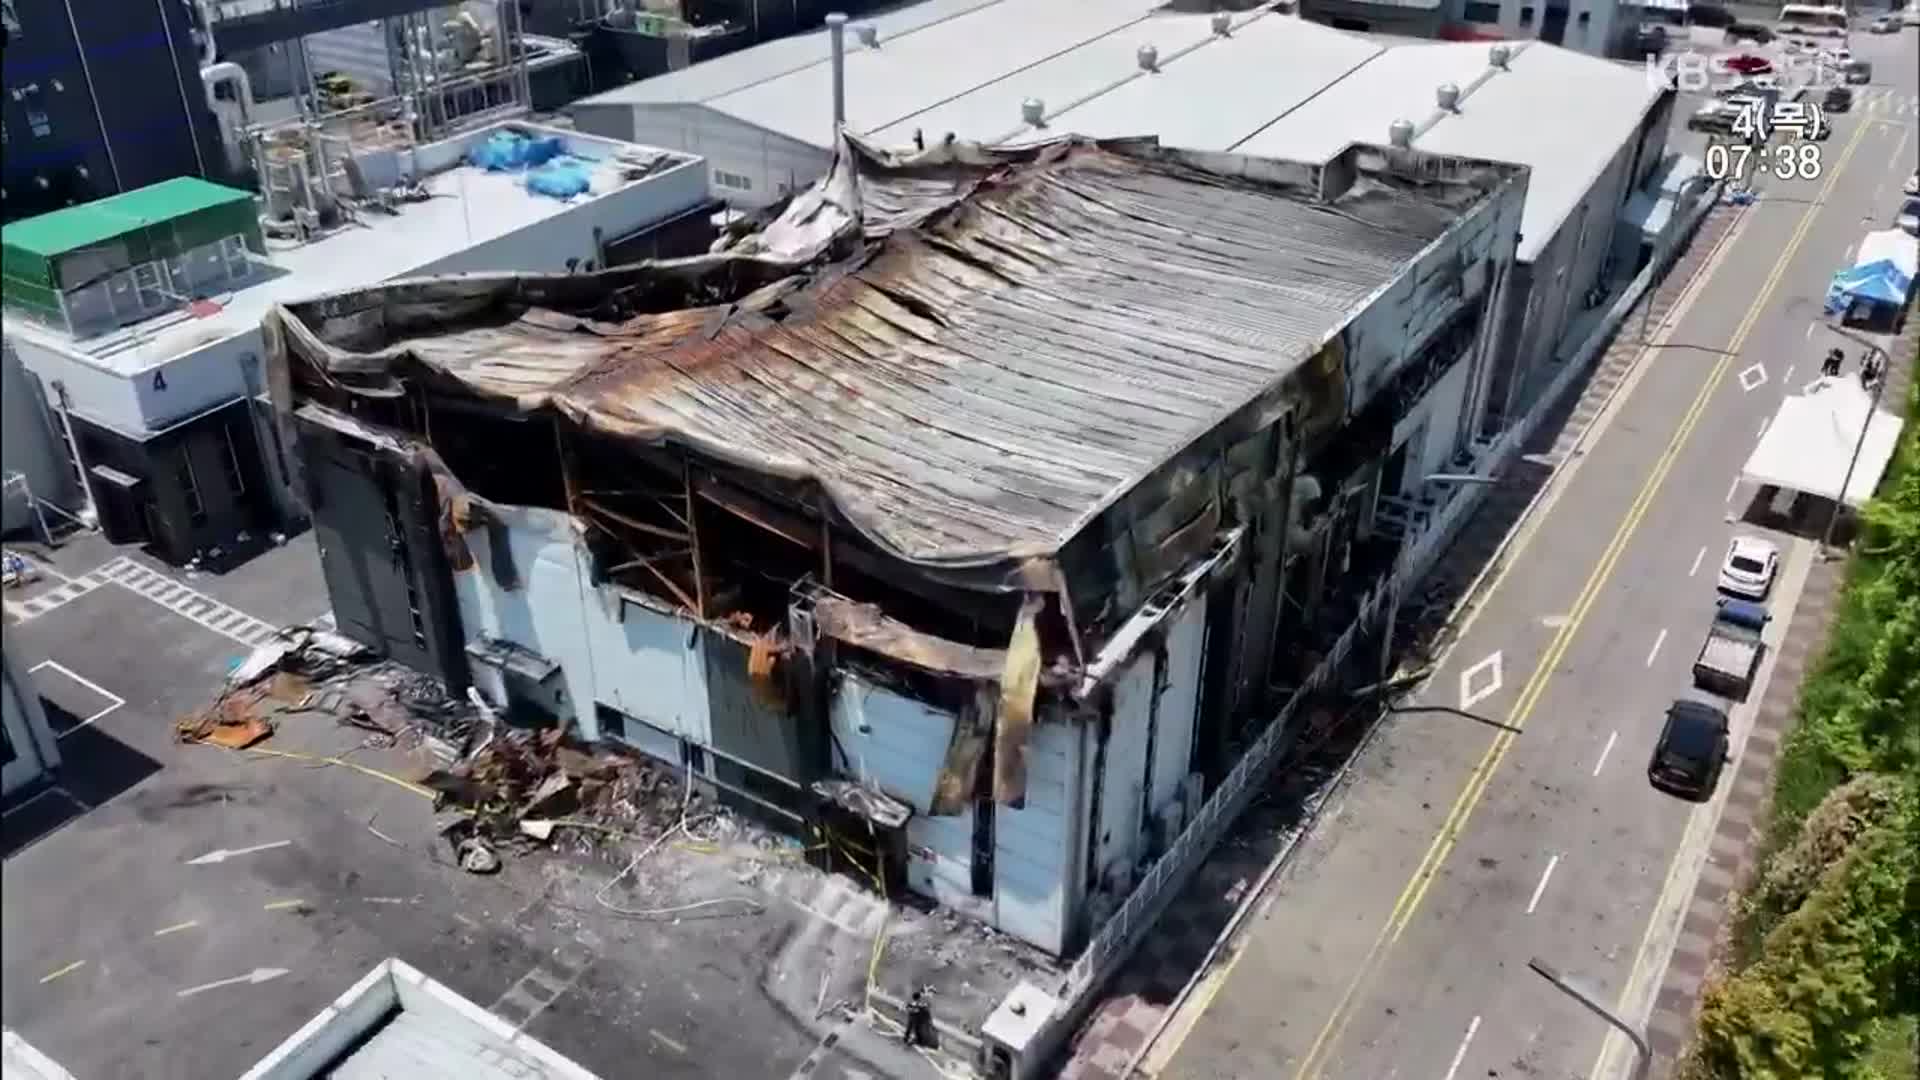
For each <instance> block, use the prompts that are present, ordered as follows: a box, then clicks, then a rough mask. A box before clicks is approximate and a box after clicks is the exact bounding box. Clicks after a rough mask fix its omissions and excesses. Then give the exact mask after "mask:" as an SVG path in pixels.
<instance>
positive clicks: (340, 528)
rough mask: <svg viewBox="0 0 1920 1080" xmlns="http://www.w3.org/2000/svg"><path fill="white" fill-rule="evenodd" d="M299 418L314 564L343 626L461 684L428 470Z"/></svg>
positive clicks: (447, 570) (456, 626)
mask: <svg viewBox="0 0 1920 1080" xmlns="http://www.w3.org/2000/svg"><path fill="white" fill-rule="evenodd" d="M296 423H297V424H298V425H299V431H300V448H301V452H302V456H303V457H304V458H305V462H306V473H307V498H308V505H309V506H310V507H311V508H312V512H313V527H314V536H315V539H316V540H317V541H318V542H319V546H320V568H321V572H322V574H323V575H324V577H325V579H326V582H327V595H328V598H329V600H330V601H331V602H332V604H333V611H334V619H335V622H336V623H337V624H338V626H339V628H340V630H341V632H342V633H344V634H346V635H348V636H349V637H351V638H353V639H354V640H356V641H359V642H360V643H362V644H364V645H366V646H367V647H368V648H370V649H373V650H374V651H375V652H377V653H379V654H380V655H382V656H387V657H390V658H392V659H394V660H397V661H399V662H400V663H403V664H406V665H407V666H408V667H411V668H414V669H415V670H418V671H423V672H426V673H428V674H432V675H435V676H438V677H439V678H441V679H442V680H444V681H446V682H447V684H448V685H449V686H452V687H464V686H465V685H466V683H467V665H466V658H465V653H464V652H462V651H461V635H460V616H459V607H458V604H457V601H456V600H455V597H454V594H453V575H452V569H451V567H450V566H449V565H448V563H447V560H446V554H445V551H444V549H443V548H442V547H441V545H440V537H439V530H438V525H437V517H438V507H437V504H436V500H435V499H434V497H433V495H432V491H431V488H430V481H429V480H428V478H427V476H426V474H425V471H424V470H422V469H418V468H415V467H414V466H413V465H412V464H411V463H408V462H405V461H402V460H399V459H396V458H395V457H393V456H391V455H387V454H383V453H381V452H379V451H377V450H376V449H375V448H373V447H371V446H368V445H366V444H364V443H357V442H354V441H352V440H349V439H347V438H345V437H343V436H341V435H339V434H338V433H336V432H333V431H332V430H330V429H327V428H324V427H320V426H319V425H315V424H312V423H310V422H308V421H306V420H305V419H300V420H297V421H296Z"/></svg>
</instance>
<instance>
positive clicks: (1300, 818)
mask: <svg viewBox="0 0 1920 1080" xmlns="http://www.w3.org/2000/svg"><path fill="white" fill-rule="evenodd" d="M1739 213H1740V212H1739V211H1738V210H1737V209H1735V208H1733V207H1729V206H1719V207H1716V208H1715V209H1714V210H1713V211H1711V212H1710V213H1709V214H1708V216H1707V218H1706V220H1705V221H1703V222H1701V224H1700V227H1699V232H1698V233H1696V235H1695V236H1694V238H1693V241H1692V242H1691V243H1690V244H1689V246H1688V248H1687V250H1686V251H1684V252H1682V253H1681V255H1680V257H1679V259H1678V261H1677V262H1676V263H1675V264H1674V266H1673V268H1672V270H1671V271H1670V272H1669V273H1668V276H1667V279H1666V281H1665V283H1664V284H1663V285H1662V286H1661V287H1660V288H1659V289H1658V290H1657V291H1656V292H1655V294H1654V295H1653V296H1652V298H1651V302H1652V304H1653V305H1654V306H1653V311H1652V325H1653V326H1655V327H1657V326H1659V325H1660V324H1661V323H1662V322H1664V321H1665V319H1666V318H1667V316H1668V315H1669V313H1670V312H1671V310H1672V308H1673V305H1674V304H1675V303H1677V302H1678V300H1679V298H1680V297H1681V296H1682V295H1683V294H1684V293H1685V292H1686V291H1687V286H1688V285H1689V284H1690V283H1691V282H1692V281H1693V279H1694V277H1695V276H1696V275H1697V274H1698V273H1699V271H1700V268H1701V267H1702V266H1703V265H1704V264H1705V263H1706V261H1707V260H1708V259H1709V258H1710V257H1711V256H1712V254H1713V253H1714V251H1715V250H1717V249H1718V247H1719V246H1720V241H1721V239H1722V238H1723V237H1724V236H1726V234H1727V232H1728V231H1729V230H1730V229H1731V228H1732V227H1733V226H1734V224H1735V223H1736V222H1737V221H1738V220H1739ZM1647 302H1648V301H1647V300H1642V301H1641V305H1640V306H1637V307H1636V308H1635V309H1634V310H1633V311H1631V312H1629V313H1628V315H1627V317H1626V319H1625V320H1623V322H1622V325H1621V328H1620V330H1619V331H1618V333H1617V334H1616V337H1615V340H1614V341H1613V342H1611V343H1610V344H1609V345H1608V347H1607V350H1606V352H1605V353H1604V354H1603V355H1602V356H1601V358H1600V359H1599V360H1598V361H1597V362H1596V364H1595V367H1594V371H1593V373H1592V375H1591V376H1590V377H1589V379H1588V381H1587V383H1586V385H1585V386H1584V387H1583V388H1582V391H1581V393H1580V394H1579V395H1578V396H1577V397H1570V399H1569V400H1568V401H1567V402H1565V403H1563V404H1562V405H1561V406H1560V407H1559V408H1557V409H1556V410H1555V411H1554V412H1553V413H1552V414H1550V415H1548V416H1547V417H1546V418H1544V419H1543V421H1542V422H1541V424H1540V427H1539V428H1538V429H1537V430H1536V432H1535V434H1534V436H1533V438H1532V439H1531V440H1530V441H1529V443H1528V445H1527V446H1526V447H1525V450H1524V453H1523V455H1522V456H1521V457H1520V458H1516V459H1515V462H1514V464H1513V465H1512V466H1511V467H1510V468H1509V469H1508V472H1507V475H1506V477H1505V478H1504V479H1503V481H1502V482H1501V484H1500V485H1499V487H1498V488H1496V489H1495V490H1494V491H1492V492H1490V493H1489V495H1488V498H1487V499H1486V500H1485V501H1484V502H1483V503H1482V504H1481V507H1480V509H1479V510H1478V511H1477V512H1476V513H1475V515H1474V517H1473V518H1471V519H1470V520H1469V521H1468V522H1467V524H1466V526H1465V528H1464V529H1463V530H1462V532H1461V535H1460V538H1459V539H1458V540H1456V541H1455V543H1454V546H1453V548H1452V549H1451V550H1450V551H1449V552H1448V553H1447V554H1446V555H1445V556H1444V557H1443V558H1442V560H1441V562H1440V564H1439V565H1438V566H1436V567H1435V568H1434V571H1433V573H1432V574H1431V575H1430V577H1429V579H1428V581H1427V582H1426V583H1425V584H1423V585H1422V587H1421V588H1420V589H1419V590H1417V591H1416V592H1414V593H1413V594H1411V595H1409V596H1408V597H1407V599H1406V600H1405V601H1404V603H1403V607H1402V611H1401V618H1400V621H1399V627H1400V629H1401V631H1402V634H1401V641H1400V642H1398V648H1399V650H1400V651H1401V652H1402V653H1403V654H1405V655H1408V656H1409V657H1410V658H1409V660H1408V662H1407V663H1408V666H1411V667H1418V666H1421V664H1422V662H1423V661H1422V659H1421V658H1422V657H1430V656H1432V655H1435V654H1437V653H1438V651H1439V649H1440V648H1442V647H1443V646H1444V632H1445V629H1446V624H1445V620H1446V618H1447V615H1448V614H1449V613H1450V612H1452V611H1453V610H1454V608H1455V607H1456V601H1457V600H1458V598H1459V597H1460V596H1461V595H1462V594H1463V593H1464V592H1465V590H1467V589H1468V588H1470V587H1471V586H1472V584H1473V583H1474V582H1475V581H1476V580H1490V579H1491V578H1490V575H1489V576H1488V577H1486V578H1482V577H1481V571H1482V570H1483V569H1484V568H1487V567H1488V563H1489V560H1490V559H1492V558H1493V556H1494V554H1495V553H1496V552H1497V551H1498V550H1499V547H1500V543H1501V541H1502V539H1503V538H1504V537H1505V536H1506V535H1507V534H1508V532H1510V531H1511V530H1512V529H1513V528H1514V527H1515V525H1516V524H1517V523H1518V522H1519V520H1520V518H1521V515H1522V514H1523V513H1524V512H1525V511H1526V509H1527V507H1528V506H1529V505H1530V504H1531V503H1532V501H1533V496H1534V494H1535V493H1536V492H1538V491H1539V490H1540V488H1541V487H1542V486H1544V485H1545V484H1546V482H1547V481H1548V480H1549V479H1550V478H1551V477H1552V475H1553V472H1554V466H1555V465H1557V464H1558V463H1559V461H1560V460H1561V459H1562V458H1564V457H1565V456H1566V455H1567V454H1568V453H1570V452H1571V451H1572V447H1573V445H1574V444H1575V442H1577V440H1578V439H1579V437H1580V435H1581V433H1582V432H1584V431H1585V430H1586V427H1587V426H1588V424H1589V423H1590V422H1591V421H1592V419H1593V418H1594V417H1595V416H1597V415H1599V413H1600V411H1601V410H1602V409H1603V408H1604V407H1605V406H1606V403H1607V401H1608V400H1610V399H1611V397H1612V396H1613V393H1614V391H1615V390H1616V389H1618V387H1619V386H1620V384H1621V382H1622V380H1624V379H1625V378H1626V377H1627V374H1628V372H1629V371H1630V369H1631V368H1632V366H1633V363H1634V360H1635V358H1636V357H1638V356H1639V355H1640V352H1641V343H1640V319H1641V317H1642V316H1641V310H1642V308H1643V307H1644V306H1645V304H1646V303H1647ZM1594 315H1595V317H1597V316H1598V312H1595V313H1594ZM1551 376H1552V372H1551V371H1550V372H1548V373H1546V374H1544V375H1542V376H1541V377H1540V379H1539V380H1538V381H1539V384H1540V385H1542V386H1545V385H1546V384H1547V383H1548V381H1549V380H1550V379H1551ZM1370 731H1371V725H1366V724H1347V725H1342V726H1339V727H1336V728H1334V729H1333V730H1332V731H1331V732H1330V733H1329V735H1328V736H1327V738H1326V740H1325V742H1324V743H1323V744H1321V745H1319V746H1312V747H1307V748H1304V749H1303V750H1301V751H1299V752H1297V753H1296V754H1295V755H1294V756H1292V757H1291V758H1290V759H1289V760H1288V762H1286V763H1285V764H1283V765H1282V766H1281V767H1279V768H1277V769H1276V770H1275V771H1274V774H1273V775H1272V776H1271V777H1269V779H1268V783H1267V787H1266V788H1265V789H1264V790H1263V791H1262V792H1261V793H1260V794H1259V795H1257V796H1256V797H1255V799H1254V802H1253V804H1252V805H1251V806H1250V807H1249V808H1248V809H1247V811H1246V813H1245V814H1243V815H1242V816H1241V818H1240V820H1239V821H1238V822H1237V823H1235V825H1234V826H1233V828H1232V829H1231V830H1230V831H1229V832H1228V834H1227V836H1226V838H1225V839H1224V840H1222V841H1221V843H1220V846H1219V847H1218V848H1216V849H1215V850H1214V852H1213V854H1212V855H1210V856H1209V857H1208V859H1207V861H1206V862H1205V863H1204V864H1203V865H1202V866H1201V867H1200V868H1199V869H1198V870H1197V871H1195V873H1194V876H1193V880H1192V881H1190V882H1188V884H1187V886H1186V888H1185V889H1184V890H1182V892H1181V894H1180V895H1179V896H1178V897H1176V898H1175V899H1174V900H1173V902H1172V903H1171V904H1170V905H1169V906H1168V908H1167V911H1166V914H1164V915H1162V916H1161V918H1160V922H1159V923H1158V924H1157V925H1156V926H1155V927H1154V930H1153V932H1152V933H1151V934H1150V935H1149V936H1148V937H1147V939H1146V941H1144V942H1143V943H1142V944H1141V946H1140V948H1139V949H1138V951H1136V952H1135V953H1134V955H1133V956H1132V957H1131V958H1130V959H1129V960H1128V961H1127V964H1126V965H1125V966H1124V967H1123V968H1122V969H1121V970H1120V972H1119V973H1118V974H1116V975H1115V976H1114V979H1113V982H1112V984H1111V985H1110V986H1109V987H1108V989H1107V991H1106V996H1105V998H1104V1000H1102V1001H1101V1003H1100V1004H1099V1005H1098V1006H1097V1007H1096V1008H1095V1010H1094V1012H1093V1013H1092V1015H1091V1017H1090V1018H1089V1019H1088V1021H1087V1023H1086V1025H1085V1026H1084V1027H1083V1028H1082V1029H1081V1032H1080V1034H1079V1036H1078V1038H1077V1039H1076V1041H1075V1043H1074V1046H1073V1049H1072V1057H1071V1058H1070V1059H1069V1060H1068V1062H1067V1064H1066V1066H1065V1068H1064V1070H1063V1071H1062V1073H1061V1076H1062V1077H1063V1078H1064V1080H1112V1078H1117V1077H1120V1076H1121V1074H1122V1072H1123V1071H1124V1070H1125V1069H1126V1067H1127V1065H1128V1063H1129V1062H1130V1061H1131V1060H1132V1059H1133V1057H1134V1055H1135V1054H1136V1053H1137V1052H1138V1051H1139V1050H1140V1048H1141V1047H1142V1046H1143V1045H1144V1044H1145V1043H1146V1042H1147V1040H1148V1039H1150V1038H1152V1037H1153V1036H1154V1035H1155V1034H1156V1033H1157V1031H1158V1029H1159V1027H1160V1024H1161V1023H1162V1021H1163V1019H1164V1018H1165V1016H1166V1014H1167V1010H1168V1009H1169V1008H1170V1007H1171V1006H1172V1005H1173V1004H1174V1003H1175V999H1176V998H1178V996H1179V995H1180V993H1181V991H1182V989H1183V988H1185V986H1186V985H1187V984H1188V982H1189V981H1190V980H1191V979H1192V978H1193V977H1194V975H1196V974H1197V973H1198V972H1199V971H1200V968H1201V966H1202V964H1203V963H1204V962H1205V960H1206V957H1207V953H1208V951H1209V950H1210V949H1211V948H1212V947H1213V944H1214V941H1215V940H1216V939H1217V938H1218V937H1219V935H1220V934H1221V933H1222V931H1224V930H1225V929H1226V926H1227V924H1228V922H1229V921H1230V920H1231V919H1232V917H1233V913H1234V911H1235V909H1236V908H1237V907H1238V906H1239V905H1240V903H1241V901H1242V900H1243V899H1244V898H1245V897H1246V894H1247V893H1248V891H1249V890H1251V889H1253V888H1254V887H1255V883H1256V882H1257V881H1258V880H1259V879H1260V876H1261V875H1262V873H1263V872H1265V870H1266V869H1267V867H1268V866H1269V865H1270V864H1271V863H1272V862H1273V861H1274V860H1275V859H1276V858H1277V857H1278V858H1284V857H1285V855H1286V854H1287V853H1288V852H1290V851H1291V850H1292V848H1293V846H1294V844H1295V843H1297V842H1298V840H1299V839H1300V837H1301V836H1302V835H1303V834H1304V833H1305V832H1306V831H1308V830H1309V829H1311V828H1312V824H1313V819H1314V817H1315V815H1316V813H1317V811H1318V809H1319V807H1320V805H1321V804H1322V803H1323V802H1325V800H1326V798H1327V796H1328V794H1330V792H1331V790H1332V788H1333V786H1334V781H1335V779H1336V778H1337V777H1338V776H1339V775H1340V768H1341V766H1342V764H1343V763H1344V762H1345V761H1346V760H1347V759H1348V758H1349V757H1350V756H1351V755H1352V754H1353V753H1354V751H1355V750H1357V749H1358V748H1359V747H1360V745H1361V744H1362V743H1364V742H1365V740H1366V737H1367V735H1368V734H1369V733H1370Z"/></svg>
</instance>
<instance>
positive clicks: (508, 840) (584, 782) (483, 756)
mask: <svg viewBox="0 0 1920 1080" xmlns="http://www.w3.org/2000/svg"><path fill="white" fill-rule="evenodd" d="M564 735H565V733H564V732H563V731H562V730H561V729H559V728H549V729H546V730H544V731H539V732H527V731H503V732H499V733H492V732H489V733H488V734H486V735H484V736H482V738H481V739H480V742H479V744H478V745H477V746H475V747H474V748H473V749H472V750H471V751H469V752H468V753H467V754H466V755H465V756H464V757H462V758H461V759H460V761H458V762H457V763H456V764H454V765H453V766H452V767H451V768H446V769H435V770H434V771H432V772H430V773H428V774H427V775H426V776H425V777H424V778H422V779H421V781H420V783H421V784H422V785H423V786H425V787H427V788H429V789H430V790H432V791H433V792H434V810H435V811H436V812H437V813H439V814H440V815H441V816H440V818H439V819H438V821H437V824H438V826H439V829H438V831H439V832H440V834H441V835H442V836H445V837H446V838H447V839H448V841H449V842H450V843H452V844H453V846H454V851H455V854H456V855H457V856H458V857H459V859H460V863H461V865H462V866H463V867H464V868H466V869H468V870H470V871H473V872H475V873H490V872H492V870H493V869H497V868H498V865H499V863H498V859H497V857H495V856H494V851H495V849H497V848H506V847H519V848H524V847H526V846H529V845H531V844H536V843H538V844H545V843H547V842H549V841H551V840H552V839H553V837H554V836H555V834H556V832H557V831H558V830H563V829H574V830H585V831H587V832H590V833H595V834H599V835H600V836H603V837H604V836H631V835H645V834H654V835H659V834H662V833H664V832H666V831H667V830H669V829H671V828H673V827H674V826H675V825H676V824H677V823H678V822H679V820H680V818H681V815H682V813H683V812H684V808H685V807H686V806H688V805H690V804H691V802H692V801H693V800H695V799H698V798H699V796H698V795H697V794H690V793H688V792H686V791H685V788H684V781H683V780H682V779H681V778H680V777H678V776H676V775H674V774H673V773H671V772H670V771H669V770H668V769H667V768H666V767H665V766H662V765H659V764H656V763H654V762H653V761H650V760H648V759H646V758H641V757H637V756H629V755H624V754H614V753H598V754H594V753H588V752H586V751H584V750H581V749H578V748H576V747H573V746H570V745H568V744H567V743H566V741H565V738H564Z"/></svg>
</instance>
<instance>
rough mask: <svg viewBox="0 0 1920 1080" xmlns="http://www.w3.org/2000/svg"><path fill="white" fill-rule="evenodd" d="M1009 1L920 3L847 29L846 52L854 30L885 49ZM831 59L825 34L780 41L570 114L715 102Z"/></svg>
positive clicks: (602, 96)
mask: <svg viewBox="0 0 1920 1080" xmlns="http://www.w3.org/2000/svg"><path fill="white" fill-rule="evenodd" d="M1007 2H1009V0H918V2H917V3H908V4H903V5H901V6H900V7H896V8H893V9H892V10H890V11H881V12H875V13H874V14H871V15H863V16H861V17H860V18H859V19H858V20H857V22H853V23H849V24H848V28H847V49H848V51H852V50H854V49H856V48H859V47H860V46H859V45H858V44H857V43H856V41H857V39H856V38H855V37H854V34H853V27H854V26H856V25H860V24H870V25H872V26H873V27H874V28H875V29H876V30H878V31H879V32H880V43H881V44H882V45H885V44H886V43H887V42H888V41H890V40H892V39H894V38H897V37H901V36H904V35H906V34H910V33H912V32H914V31H916V30H919V29H921V28H923V27H928V26H933V25H935V24H937V23H940V22H944V21H946V20H947V19H951V18H953V17H955V16H956V15H963V14H966V13H967V12H969V11H976V10H979V9H980V8H990V7H997V6H999V5H1000V4H1003V3H1007ZM830 58H831V48H830V46H829V45H828V43H827V32H826V30H824V29H819V30H811V31H808V32H807V33H804V34H795V35H793V36H791V37H784V38H775V39H774V40H772V41H766V42H762V43H760V44H758V45H755V46H753V47H752V48H749V49H741V50H740V51H739V52H732V53H727V54H726V55H724V56H716V57H714V58H713V59H711V60H702V61H700V62H699V63H697V64H694V65H692V66H691V67H685V68H682V69H680V70H679V71H670V72H668V73H666V74H665V75H655V76H654V77H652V78H650V79H641V80H640V81H638V82H633V83H628V84H627V85H625V86H621V87H617V88H615V89H612V90H608V91H605V92H604V93H599V94H595V95H593V96H592V97H585V98H581V99H580V100H578V101H576V102H574V103H573V104H572V105H571V106H569V108H579V107H580V106H583V105H588V106H591V105H658V104H685V103H690V102H699V101H710V100H712V99H714V98H717V97H720V96H722V95H724V94H730V93H732V92H733V91H735V90H739V89H742V88H744V87H748V86H753V85H756V84H758V83H763V82H766V81H768V80H770V79H777V78H779V77H781V76H782V75H787V74H790V73H792V72H795V71H798V70H800V69H801V68H805V67H810V66H812V65H815V64H821V65H824V64H826V63H827V61H828V60H829V59H830Z"/></svg>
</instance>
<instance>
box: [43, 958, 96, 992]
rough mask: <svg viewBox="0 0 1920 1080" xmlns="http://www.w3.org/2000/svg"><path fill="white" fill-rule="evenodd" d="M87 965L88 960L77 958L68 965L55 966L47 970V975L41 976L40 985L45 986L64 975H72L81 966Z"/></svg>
mask: <svg viewBox="0 0 1920 1080" xmlns="http://www.w3.org/2000/svg"><path fill="white" fill-rule="evenodd" d="M86 966H87V962H86V961H85V960H75V961H74V962H73V963H71V964H68V965H67V966H66V967H63V968H55V969H53V970H52V971H49V972H47V973H46V974H45V975H42V976H40V985H41V986H45V985H47V984H48V983H50V982H52V981H53V980H55V979H57V978H59V977H60V976H62V975H71V974H73V973H74V972H76V971H79V970H80V969H81V968H83V967H86Z"/></svg>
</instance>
